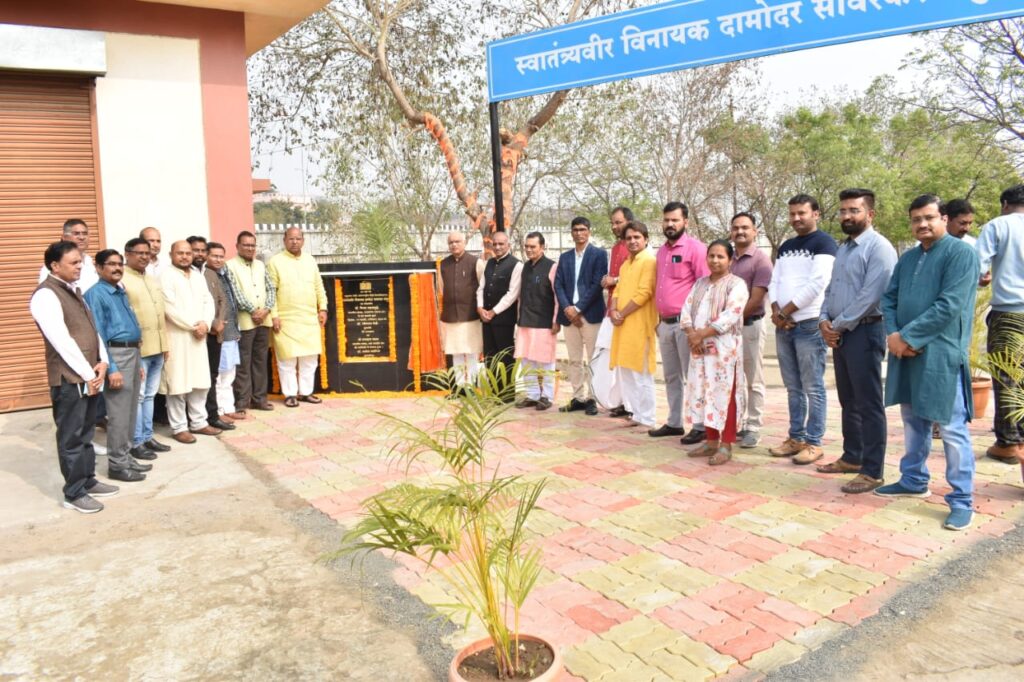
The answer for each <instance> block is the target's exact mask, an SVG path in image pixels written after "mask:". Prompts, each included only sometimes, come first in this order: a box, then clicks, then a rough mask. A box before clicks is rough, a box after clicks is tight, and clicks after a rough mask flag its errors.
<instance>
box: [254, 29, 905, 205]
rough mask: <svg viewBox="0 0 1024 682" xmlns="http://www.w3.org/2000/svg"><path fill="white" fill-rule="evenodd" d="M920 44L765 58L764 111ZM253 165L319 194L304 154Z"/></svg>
mask: <svg viewBox="0 0 1024 682" xmlns="http://www.w3.org/2000/svg"><path fill="white" fill-rule="evenodd" d="M919 42H920V39H919V38H915V37H913V36H906V35H904V36H893V37H891V38H877V39H875V40H868V41H861V42H856V43H846V44H844V45H831V46H828V47H819V48H814V49H811V50H800V51H797V52H790V53H787V54H779V55H773V56H771V57H765V58H763V59H762V60H761V69H762V73H763V75H764V78H763V82H764V84H765V90H766V92H768V93H769V95H770V98H771V100H770V105H771V106H770V107H769V110H770V111H772V112H776V111H780V110H782V109H785V108H788V107H791V106H795V105H800V104H814V103H816V102H817V101H818V100H819V99H820V98H821V96H822V95H833V94H841V93H847V94H860V93H862V92H864V90H866V89H867V87H868V86H869V85H871V82H872V81H873V80H874V79H875V78H877V77H878V76H881V75H884V74H893V75H897V70H898V69H899V66H900V64H901V63H902V61H903V58H904V57H905V56H907V54H909V52H910V51H911V50H912V49H913V48H914V47H915V46H916V45H918V44H919ZM652 77H653V78H657V76H652ZM906 78H907V76H904V79H906ZM253 161H254V163H255V164H256V165H257V168H256V169H255V170H254V171H253V175H254V177H258V178H266V177H269V178H270V179H271V181H272V182H273V183H274V185H275V186H276V187H277V189H278V191H280V192H283V193H285V194H297V195H318V194H320V193H321V192H320V191H319V190H318V189H317V187H316V177H317V176H318V175H319V169H318V168H317V166H316V165H315V163H314V162H313V161H312V159H311V158H310V156H309V155H308V154H304V153H302V152H301V151H299V152H296V153H293V154H291V155H288V154H284V153H278V154H264V155H257V156H254V157H253Z"/></svg>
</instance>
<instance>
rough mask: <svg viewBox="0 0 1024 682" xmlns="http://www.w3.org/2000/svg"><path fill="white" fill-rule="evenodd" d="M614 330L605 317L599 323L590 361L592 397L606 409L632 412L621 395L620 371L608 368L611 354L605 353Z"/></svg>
mask: <svg viewBox="0 0 1024 682" xmlns="http://www.w3.org/2000/svg"><path fill="white" fill-rule="evenodd" d="M614 329H615V325H613V324H612V321H611V318H609V317H606V318H604V320H602V321H601V328H600V329H599V330H598V332H597V341H596V342H595V343H594V349H595V353H594V357H593V358H591V361H590V370H591V374H592V376H593V379H592V387H593V391H594V397H595V398H596V399H597V402H599V403H601V406H602V407H605V408H607V409H612V408H615V407H618V406H620V405H622V406H623V407H625V408H626V410H627V411H629V412H632V411H633V407H632V405H631V404H630V403H629V401H628V400H627V399H626V396H624V395H623V394H622V369H621V368H619V367H614V368H613V367H611V366H610V360H611V353H609V352H607V351H608V350H609V349H611V347H612V332H613V331H614Z"/></svg>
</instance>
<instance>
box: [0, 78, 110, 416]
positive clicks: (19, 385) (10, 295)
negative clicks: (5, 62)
mask: <svg viewBox="0 0 1024 682" xmlns="http://www.w3.org/2000/svg"><path fill="white" fill-rule="evenodd" d="M93 111H94V107H93V82H92V79H82V78H59V77H47V76H35V75H32V76H29V75H22V74H9V73H2V72H0V272H2V273H3V275H2V277H0V412H9V411H11V410H18V409H26V408H31V407H41V406H45V405H49V403H50V396H49V389H48V387H47V385H46V368H45V366H44V361H43V342H42V338H41V337H40V335H39V330H38V329H37V328H36V326H35V323H34V322H33V321H32V316H31V315H30V314H29V312H28V301H29V297H30V296H31V295H32V292H33V291H34V290H35V288H36V283H37V280H38V277H39V268H40V267H41V266H42V265H43V251H44V250H46V246H47V245H48V244H50V243H51V242H53V241H56V240H57V239H59V238H60V232H61V225H63V224H64V221H65V220H66V219H68V218H81V219H82V220H84V221H85V222H86V223H88V225H89V241H90V253H95V252H96V248H97V246H98V245H99V244H100V243H101V226H100V213H99V199H98V189H97V186H98V178H97V168H98V164H97V155H96V151H95V126H94V116H93Z"/></svg>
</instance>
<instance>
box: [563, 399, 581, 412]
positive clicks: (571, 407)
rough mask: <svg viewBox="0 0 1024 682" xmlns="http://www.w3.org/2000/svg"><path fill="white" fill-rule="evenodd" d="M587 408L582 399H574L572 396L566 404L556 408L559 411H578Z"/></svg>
mask: <svg viewBox="0 0 1024 682" xmlns="http://www.w3.org/2000/svg"><path fill="white" fill-rule="evenodd" d="M585 409H587V404H586V403H585V402H583V401H582V400H576V398H573V399H572V400H570V401H569V404H568V405H563V406H561V407H559V408H558V411H559V412H579V411H580V410H585Z"/></svg>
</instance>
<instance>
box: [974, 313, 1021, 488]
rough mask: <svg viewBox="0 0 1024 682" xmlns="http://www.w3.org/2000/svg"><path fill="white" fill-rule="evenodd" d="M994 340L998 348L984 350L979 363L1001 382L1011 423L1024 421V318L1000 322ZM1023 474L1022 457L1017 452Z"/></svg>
mask: <svg viewBox="0 0 1024 682" xmlns="http://www.w3.org/2000/svg"><path fill="white" fill-rule="evenodd" d="M997 333H998V334H999V335H1000V337H999V338H998V339H994V340H995V341H996V345H998V346H999V347H1000V348H1001V350H999V351H997V352H994V353H986V354H985V355H984V356H983V359H982V364H983V366H984V368H985V370H986V371H987V372H988V373H989V374H990V375H991V376H993V377H995V380H996V381H998V382H999V383H1000V385H1001V393H1002V395H1003V400H1004V401H1005V402H1006V404H1007V405H1008V406H1009V412H1008V414H1007V415H1006V418H1007V419H1008V420H1009V421H1010V422H1011V423H1013V424H1020V423H1021V422H1022V421H1024V366H1022V363H1021V358H1024V321H1021V320H1020V319H1010V320H1008V321H1007V322H1005V323H1003V324H1001V325H1000V327H999V329H998V331H997ZM1018 458H1019V459H1020V465H1021V475H1022V476H1024V456H1021V455H1018Z"/></svg>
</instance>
